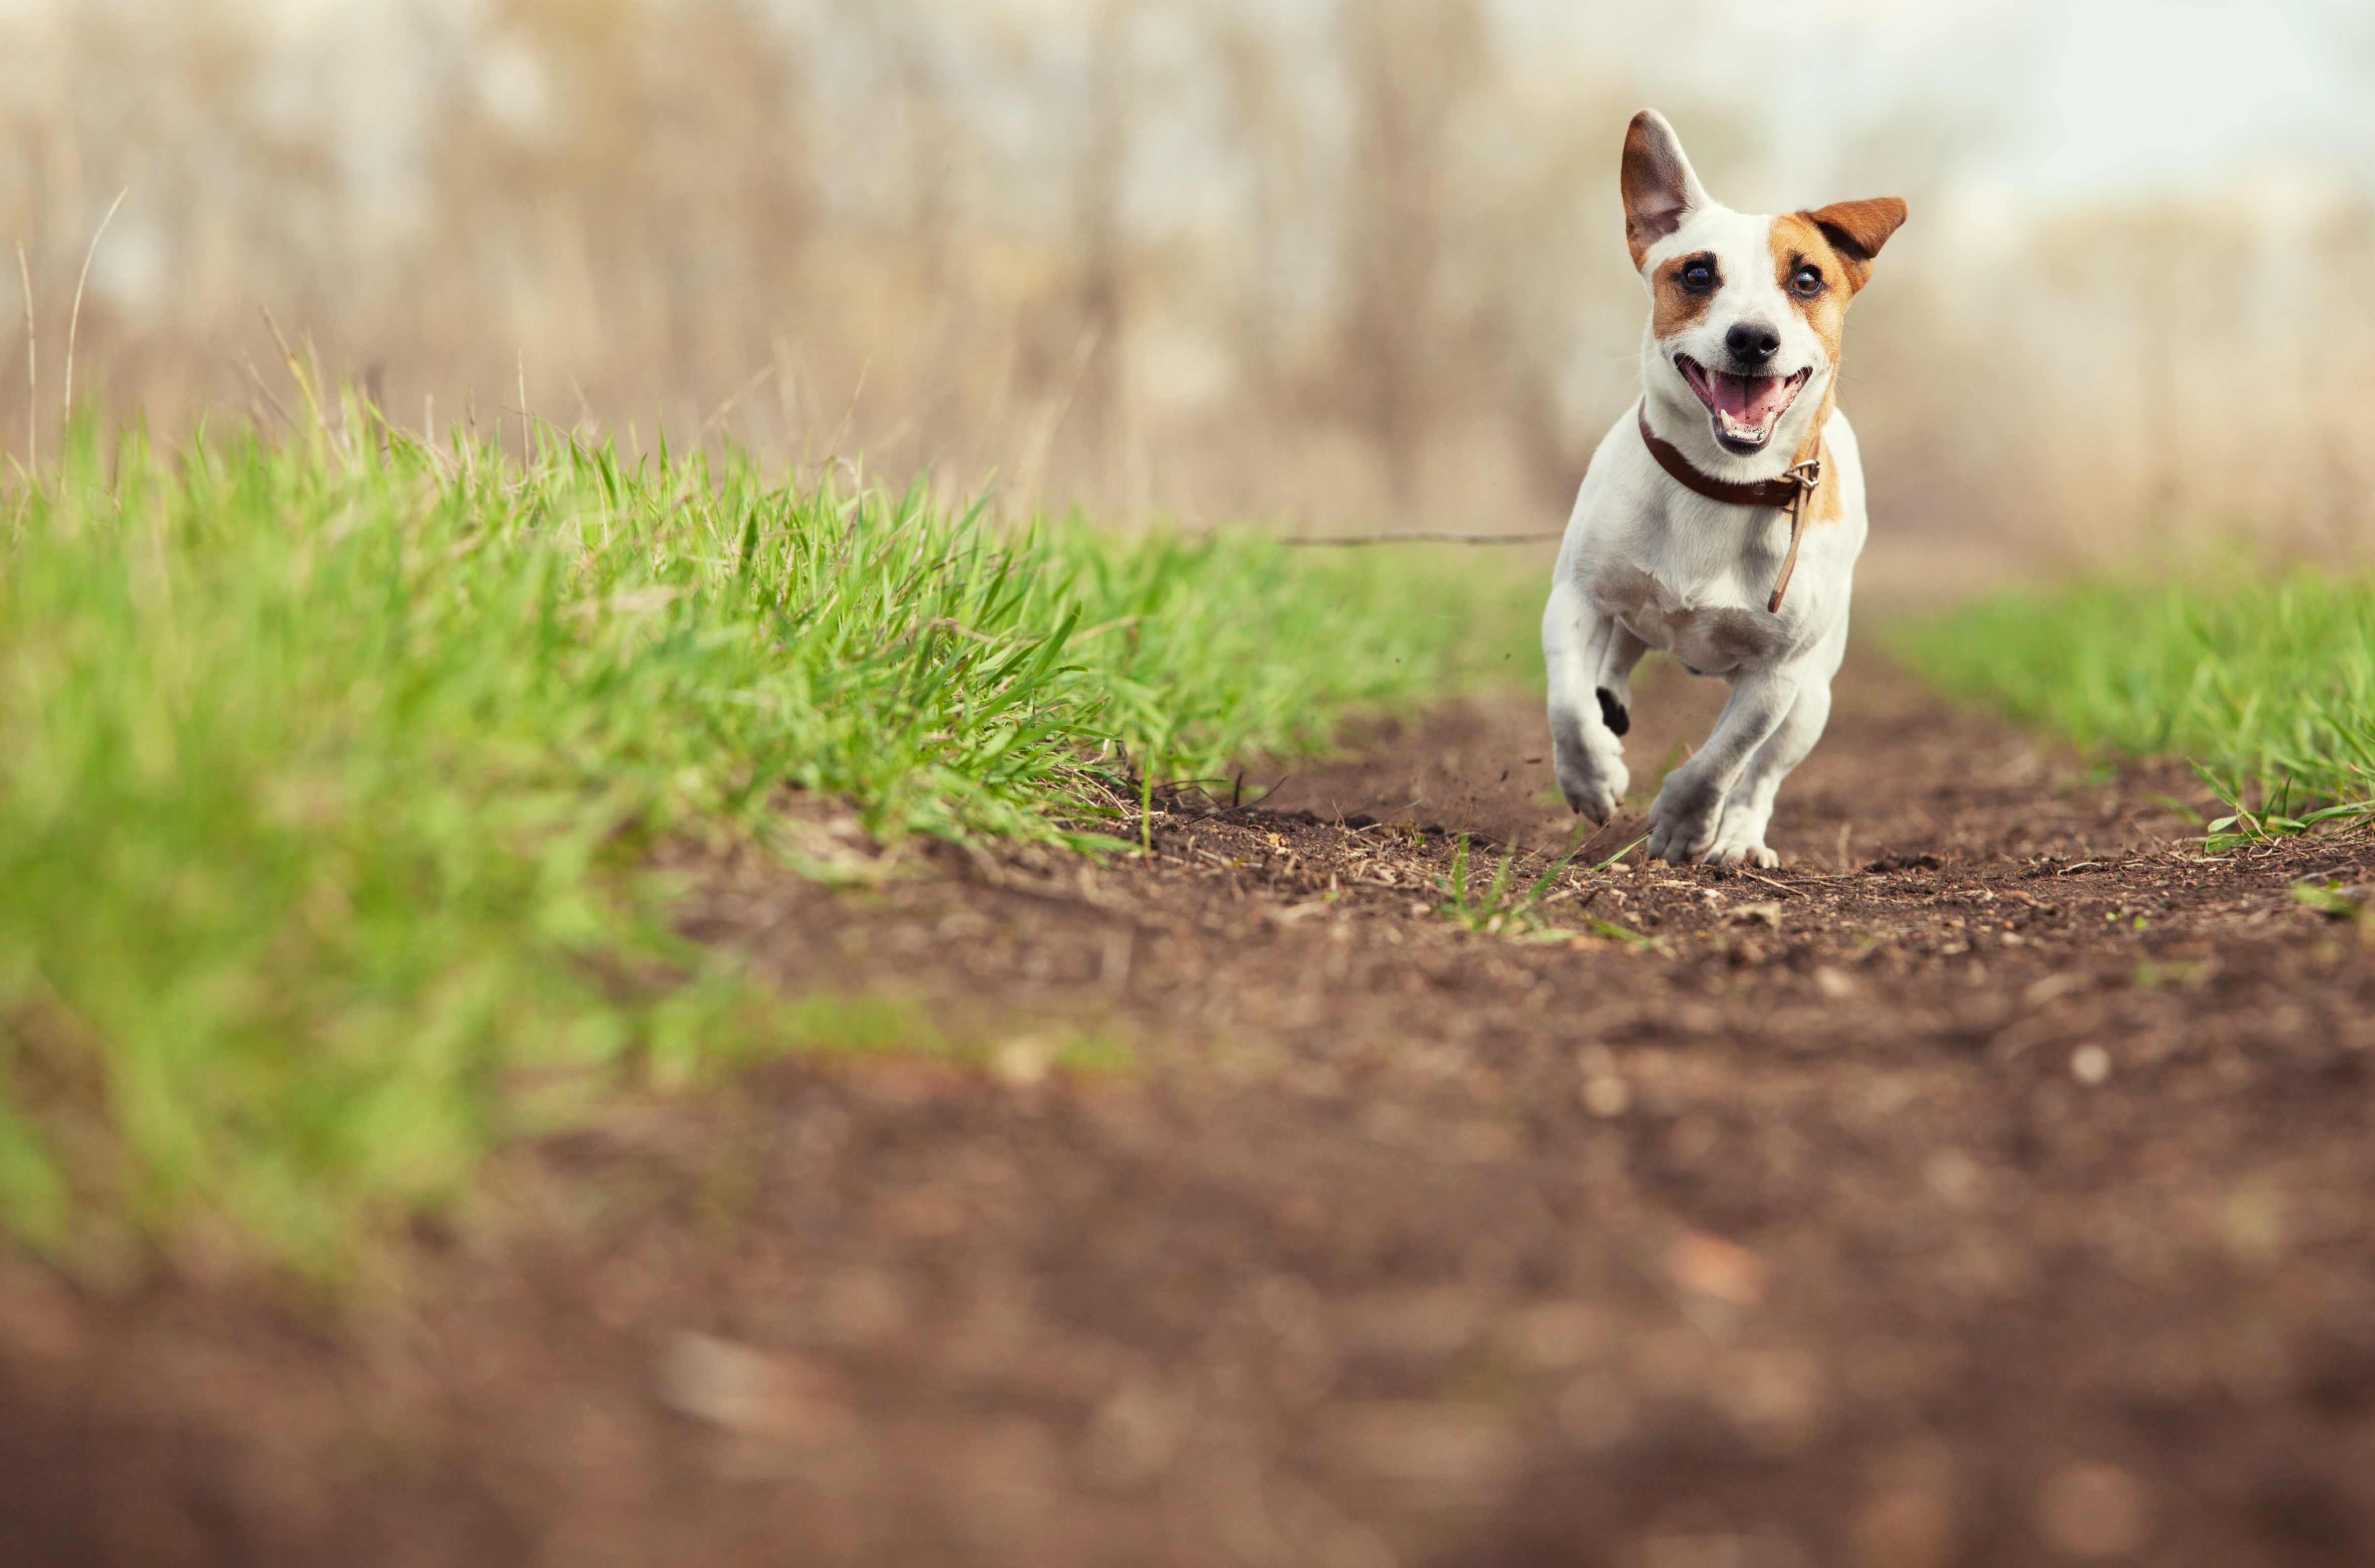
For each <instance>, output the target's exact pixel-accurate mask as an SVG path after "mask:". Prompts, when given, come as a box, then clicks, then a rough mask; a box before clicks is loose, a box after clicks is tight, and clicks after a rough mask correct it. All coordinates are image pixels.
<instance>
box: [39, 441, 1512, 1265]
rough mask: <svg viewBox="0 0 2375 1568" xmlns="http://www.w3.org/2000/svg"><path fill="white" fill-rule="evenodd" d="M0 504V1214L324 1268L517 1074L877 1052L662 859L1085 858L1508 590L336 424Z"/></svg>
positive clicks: (1280, 740) (687, 1071)
mask: <svg viewBox="0 0 2375 1568" xmlns="http://www.w3.org/2000/svg"><path fill="white" fill-rule="evenodd" d="M335 413H336V411H335V410H334V416H335ZM364 432H370V433H369V434H368V435H367V436H366V434H365V433H364ZM0 518H5V524H0V526H4V527H5V530H6V531H5V535H0V1225H5V1227H6V1229H8V1230H10V1231H13V1232H15V1233H16V1234H17V1235H18V1236H19V1237H21V1238H24V1239H25V1240H27V1241H29V1242H30V1243H32V1244H36V1245H40V1246H43V1247H46V1248H49V1249H51V1250H53V1251H65V1250H70V1249H71V1246H72V1244H73V1242H74V1238H75V1236H76V1235H77V1233H78V1232H79V1231H80V1230H81V1229H82V1228H83V1224H84V1221H86V1220H89V1219H90V1218H91V1217H93V1216H103V1217H106V1218H107V1219H108V1220H109V1222H110V1223H113V1222H114V1221H115V1220H129V1221H131V1222H132V1223H134V1224H135V1225H136V1226H138V1227H141V1228H144V1229H147V1230H148V1231H150V1232H152V1233H153V1232H156V1231H159V1230H161V1229H164V1228H168V1227H171V1226H172V1225H173V1224H175V1223H176V1222H177V1221H179V1220H182V1219H183V1218H185V1217H187V1216H190V1215H193V1214H194V1213H197V1212H200V1211H207V1212H213V1213H219V1214H221V1215H224V1216H227V1217H228V1218H230V1220H233V1221H234V1222H235V1224H236V1225H237V1226H238V1227H240V1228H242V1229H243V1230H244V1231H245V1232H247V1233H249V1234H251V1235H252V1236H254V1238H256V1239H257V1240H258V1242H259V1243H260V1244H261V1245H263V1246H264V1247H265V1248H266V1250H267V1251H269V1252H270V1253H271V1254H273V1255H274V1256H281V1257H284V1258H286V1259H289V1260H291V1261H293V1262H296V1263H298V1264H299V1265H300V1266H301V1267H309V1268H321V1269H328V1268H334V1267H337V1263H338V1261H339V1259H340V1258H341V1257H342V1256H344V1255H345V1253H346V1251H347V1249H348V1248H349V1244H350V1243H351V1241H352V1239H353V1238H354V1237H355V1236H356V1235H357V1234H358V1233H359V1230H360V1229H368V1228H369V1226H370V1225H371V1224H372V1223H374V1222H376V1221H379V1220H390V1219H393V1218H396V1217H398V1216H401V1215H403V1214H406V1213H408V1212H412V1211H415V1210H417V1209H419V1208H423V1207H425V1206H433V1205H436V1204H439V1203H443V1202H444V1201H447V1200H448V1199H450V1198H451V1197H454V1196H455V1194H456V1193H458V1192H459V1191H461V1190H462V1189H463V1188H464V1186H465V1185H466V1184H467V1181H468V1179H469V1177H470V1174H471V1173H472V1171H473V1170H474V1168H475V1166H476V1164H477V1162H478V1161H479V1159H480V1157H481V1156H482V1155H483V1154H484V1153H485V1151H486V1150H487V1149H489V1148H490V1146H491V1145H492V1144H493V1143H495V1142H496V1141H498V1140H499V1139H501V1138H503V1137H505V1136H508V1135H510V1134H512V1133H513V1132H514V1131H516V1130H517V1126H518V1117H517V1116H516V1115H515V1114H514V1111H513V1110H512V1109H511V1108H510V1103H511V1102H510V1101H509V1100H508V1099H507V1096H506V1094H505V1092H504V1085H505V1083H506V1082H507V1081H510V1080H512V1079H516V1078H518V1077H519V1076H520V1075H521V1074H523V1073H526V1074H529V1075H531V1076H533V1075H534V1074H536V1073H543V1074H545V1075H546V1076H547V1077H548V1078H550V1077H554V1076H556V1075H557V1076H558V1077H559V1078H561V1079H568V1078H570V1077H571V1076H572V1075H577V1076H581V1077H582V1076H583V1075H584V1074H585V1073H586V1072H587V1071H589V1070H590V1071H592V1072H594V1073H596V1074H597V1075H602V1074H607V1075H610V1076H611V1077H612V1078H614V1079H616V1078H627V1079H637V1078H640V1079H644V1080H646V1081H652V1080H656V1081H661V1082H673V1081H682V1080H686V1079H694V1078H698V1077H700V1076H702V1075H703V1074H705V1073H711V1072H715V1071H716V1070H719V1069H720V1068H721V1067H730V1066H731V1065H732V1064H734V1063H736V1062H738V1061H743V1060H748V1059H750V1057H751V1056H753V1055H762V1054H765V1053H768V1052H771V1051H779V1050H784V1049H791V1048H830V1047H833V1046H834V1045H835V1044H842V1045H846V1046H851V1047H859V1048H868V1049H881V1048H887V1047H888V1046H889V1045H890V1044H891V1043H893V1042H894V1041H895V1040H898V1039H904V1038H906V1037H907V1036H908V1035H909V1034H912V1033H914V1032H915V1031H914V1030H913V1029H911V1028H909V1026H908V1025H907V1024H906V1023H905V1022H904V1021H903V1020H900V1019H898V1018H896V1017H892V1016H891V1015H889V1014H885V1013H883V1012H882V1011H881V1010H880V1009H879V1008H876V1009H871V1010H869V1009H868V1008H864V1007H862V1006H851V1007H845V1008H823V1009H821V1010H820V1009H819V1008H814V1007H809V1008H805V1009H804V1010H803V1009H802V1008H800V1007H798V1006H797V1005H793V1006H790V1007H788V1008H787V1005H786V1003H784V1002H783V1001H781V1000H780V999H774V998H769V997H766V996H760V995H758V994H757V993H756V992H755V991H754V990H753V988H752V987H751V986H750V985H749V984H746V983H745V982H744V981H743V980H742V978H741V977H740V975H739V974H738V972H737V971H736V970H735V969H734V967H733V966H732V964H731V963H730V962H728V961H725V960H723V959H721V958H720V957H719V956H718V955H716V954H715V953H712V952H708V951H704V950H702V949H696V948H695V947H693V946H692V945H691V944H690V943H687V942H685V941H682V940H680V939H679V938H678V937H676V936H675V935H674V934H673V932H672V931H671V930H670V928H669V924H668V883H667V882H666V881H665V880H664V879H663V878H660V877H658V876H656V874H655V873H654V872H653V871H652V870H651V869H650V867H651V866H652V863H653V850H654V849H655V847H656V845H658V844H659V843H662V842H663V841H665V840H668V839H669V838H670V837H671V836H676V835H692V836H695V837H702V836H723V837H728V838H739V839H742V840H745V841H747V842H751V843H756V844H759V845H761V846H762V847H765V848H767V849H769V850H771V851H772V852H774V853H775V854H777V855H780V856H782V857H783V858H784V859H786V861H787V862H790V863H792V864H794V865H795V866H804V865H805V866H809V868H810V869H812V870H815V871H817V872H818V873H819V874H821V875H829V874H830V873H831V872H832V870H833V867H832V866H831V865H829V864H825V863H823V862H814V863H813V864H812V861H813V857H812V856H811V855H810V854H809V851H810V849H811V848H812V847H813V845H814V844H815V843H816V834H815V832H814V831H813V813H809V814H807V815H806V816H804V815H803V812H802V811H801V810H800V809H798V802H799V801H801V800H804V799H806V800H817V801H830V802H833V809H835V810H836V811H846V810H854V811H855V812H856V814H857V817H858V818H859V819H860V820H861V821H862V823H863V825H864V827H865V828H866V829H867V830H868V832H869V833H870V834H871V835H872V836H873V837H874V838H875V840H877V841H878V842H879V843H883V844H887V845H889V846H891V847H892V853H894V854H895V853H897V852H898V850H899V848H900V846H902V845H904V844H907V843H914V842H916V841H919V840H928V839H934V838H939V839H953V840H965V839H980V838H985V837H990V836H1006V837H1011V838H1021V839H1028V840H1037V841H1042V842H1046V843H1062V844H1071V845H1080V846H1090V847H1097V846H1105V847H1110V848H1118V847H1120V845H1121V843H1122V842H1123V840H1124V838H1125V837H1135V836H1136V835H1135V833H1134V832H1132V831H1131V829H1132V828H1133V827H1134V826H1135V823H1133V822H1131V821H1130V820H1129V819H1130V817H1131V816H1132V815H1133V813H1134V810H1135V808H1136V805H1137V803H1139V802H1140V801H1142V800H1143V799H1144V798H1145V796H1146V792H1147V791H1149V790H1151V789H1152V784H1153V782H1154V781H1155V780H1157V779H1160V778H1175V777H1203V776H1209V775H1211V774H1212V773H1215V772H1218V771H1219V770H1220V767H1221V765H1222V764H1223V762H1224V761H1225V760H1227V759H1229V758H1230V757H1232V756H1233V755H1235V754H1238V753H1240V752H1245V751H1249V750H1257V749H1258V750H1261V751H1264V752H1268V753H1271V754H1276V755H1290V756H1291V755H1294V754H1296V753H1299V752H1308V751H1310V750H1312V749H1316V748H1318V747H1320V746H1322V745H1324V744H1325V743H1326V741H1327V740H1328V738H1329V736H1330V734H1331V733H1332V731H1333V730H1334V729H1335V727H1336V726H1337V725H1338V724H1339V723H1340V722H1341V720H1342V719H1343V717H1344V716H1345V715H1346V713H1348V712H1349V711H1351V710H1354V709H1360V708H1370V707H1398V706H1401V705H1405V704H1407V703H1410V702H1412V701H1415V700H1417V699H1419V698H1421V697H1423V696H1425V695H1427V694H1429V693H1431V692H1434V691H1436V690H1440V689H1441V688H1442V687H1444V686H1445V685H1446V684H1447V683H1449V682H1451V681H1454V680H1456V679H1459V678H1461V677H1462V672H1463V671H1464V670H1465V669H1466V668H1467V667H1469V665H1470V664H1471V663H1472V662H1473V660H1472V658H1471V655H1470V654H1469V653H1467V652H1464V650H1467V649H1468V647H1469V643H1470V638H1471V630H1472V628H1473V626H1474V625H1475V624H1476V622H1477V620H1478V619H1480V617H1481V616H1482V615H1483V613H1484V610H1485V607H1487V606H1488V605H1490V604H1492V603H1494V602H1495V599H1494V595H1495V593H1496V592H1497V591H1498V590H1497V588H1496V586H1495V584H1494V583H1493V582H1492V581H1491V580H1490V578H1489V577H1488V576H1486V575H1483V574H1480V573H1479V572H1474V571H1470V572H1467V573H1465V574H1464V575H1463V574H1461V573H1459V572H1445V571H1443V570H1442V565H1441V560H1440V559H1439V558H1435V557H1419V556H1393V557H1388V556H1382V555H1381V556H1373V557H1367V558H1365V559H1360V560H1315V559H1311V558H1307V557H1306V558H1301V559H1296V558H1294V557H1292V556H1291V554H1290V552H1288V551H1286V550H1284V549H1282V548H1278V547H1276V546H1274V545H1270V544H1267V543H1265V542H1262V541H1261V540H1259V539H1258V538H1256V537H1252V536H1215V537H1204V538H1189V537H1186V536H1181V535H1178V534H1176V533H1170V532H1163V531H1156V532H1152V533H1148V534H1145V535H1143V536H1136V537H1129V538H1123V537H1117V536H1113V535H1109V534H1105V533H1100V532H1098V531H1095V530H1093V529H1091V528H1089V527H1086V526H1084V525H1081V524H1080V523H1078V522H1077V521H1073V522H1066V523H1049V524H1042V525H1034V526H1032V527H1028V528H1024V529H1021V530H1019V531H1002V530H1000V529H998V528H997V527H995V526H993V525H991V524H989V523H988V522H987V520H986V519H985V517H984V515H983V513H982V512H981V511H980V510H979V509H976V510H975V511H973V512H970V513H957V512H951V511H949V510H946V509H943V508H941V507H939V506H936V505H934V504H933V503H932V502H931V501H929V500H928V498H927V496H926V495H925V494H924V493H922V492H920V491H916V492H910V493H907V494H904V495H901V494H892V493H888V492H884V491H880V490H863V491H857V492H847V491H842V490H837V489H833V488H832V487H831V486H830V485H828V486H826V487H824V488H821V489H804V490H796V489H785V488H781V487H778V486H773V485H770V484H768V483H766V482H765V481H764V480H763V479H762V477H761V475H760V474H759V473H758V472H757V470H756V469H755V468H754V467H753V466H751V465H750V464H749V463H747V462H742V461H739V460H727V461H723V462H721V463H718V464H715V465H713V464H712V463H711V462H710V461H709V460H707V459H706V458H704V457H703V456H701V455H699V454H692V455H685V454H679V455H677V456H676V457H674V458H666V457H663V458H661V459H658V460H650V459H642V460H632V461H631V460H629V459H628V458H626V457H624V456H622V455H621V454H620V452H619V451H618V450H617V449H616V447H615V446H614V445H609V444H606V445H602V446H599V447H589V446H586V445H584V444H581V443H577V442H568V441H565V440H560V439H555V440H554V441H552V442H550V443H549V445H548V446H547V447H546V448H545V450H544V451H543V453H542V454H541V455H540V456H538V458H537V459H535V460H534V461H532V462H530V463H528V464H527V465H526V466H522V465H521V464H520V463H518V462H515V461H507V460H506V459H505V458H504V457H503V456H502V454H500V453H499V452H497V451H495V450H492V449H490V448H487V447H484V446H479V445H472V444H467V443H459V442H457V443H456V444H454V445H451V446H446V447H440V448H431V447H429V446H426V445H424V444H422V443H421V442H418V441H416V440H414V439H412V438H410V437H408V436H407V435H405V434H403V433H402V432H399V431H396V430H387V429H384V428H379V427H377V426H375V424H374V421H373V419H372V415H371V412H370V410H368V409H367V408H363V407H355V406H349V407H346V408H345V409H344V411H343V418H342V419H336V420H335V424H333V423H332V422H326V421H324V420H320V419H317V420H315V421H314V422H313V424H312V425H311V426H310V427H309V428H308V429H306V430H303V431H301V433H300V434H298V435H296V436H292V437H291V438H289V439H288V440H287V441H285V442H265V441H259V440H254V439H227V440H214V441H208V440H204V439H201V440H200V441H198V442H196V443H195V444H193V445H192V446H190V447H189V448H188V449H187V450H185V451H183V452H181V453H179V454H171V455H168V454H160V453H157V452H154V451H152V450H151V449H150V448H149V446H148V443H147V442H145V441H144V440H143V439H142V437H141V436H140V434H139V433H138V432H137V431H133V432H127V433H125V434H124V435H122V436H121V437H119V438H117V439H116V440H115V441H114V442H112V443H111V442H106V441H103V440H102V439H101V437H100V432H99V431H97V430H95V429H94V428H93V427H91V426H89V425H88V424H85V425H82V426H79V427H78V428H77V430H75V431H73V432H72V434H71V436H70V439H69V442H68V444H67V447H66V450H65V454H64V455H63V457H62V459H61V460H60V463H59V465H58V466H56V467H55V468H54V469H53V470H51V471H45V472H44V473H43V474H41V476H39V477H37V478H36V479H33V480H31V481H28V482H20V483H19V484H18V487H17V488H16V489H14V491H13V492H12V493H8V494H6V495H5V496H0ZM1496 652H1497V650H1496Z"/></svg>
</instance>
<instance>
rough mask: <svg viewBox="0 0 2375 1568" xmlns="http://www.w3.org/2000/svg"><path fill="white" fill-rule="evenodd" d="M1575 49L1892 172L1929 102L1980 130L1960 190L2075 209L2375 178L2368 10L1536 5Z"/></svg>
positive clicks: (2194, 2) (2357, 1) (1548, 27)
mask: <svg viewBox="0 0 2375 1568" xmlns="http://www.w3.org/2000/svg"><path fill="white" fill-rule="evenodd" d="M1524 9H1525V10H1527V11H1529V12H1530V13H1532V14H1531V16H1530V24H1531V25H1532V26H1534V27H1538V28H1541V29H1542V30H1543V31H1544V32H1545V33H1546V34H1550V35H1557V36H1560V38H1561V41H1565V42H1569V43H1573V44H1577V45H1580V46H1581V47H1583V48H1584V49H1586V50H1590V51H1593V52H1596V53H1602V54H1603V55H1613V56H1615V57H1616V58H1618V59H1620V60H1621V61H1623V62H1624V63H1625V65H1629V66H1631V67H1632V68H1633V70H1634V71H1635V72H1637V73H1638V74H1640V75H1641V76H1643V77H1646V78H1648V80H1650V81H1651V82H1652V83H1655V82H1656V81H1658V80H1660V79H1665V80H1671V81H1672V82H1674V83H1675V84H1676V85H1677V86H1679V87H1683V88H1694V89H1696V91H1697V92H1698V93H1701V94H1704V93H1707V92H1709V91H1715V92H1719V93H1730V94H1733V95H1736V96H1737V97H1738V98H1739V99H1740V100H1742V101H1743V102H1745V103H1749V104H1753V105H1755V106H1757V107H1756V110H1755V112H1757V114H1758V115H1759V117H1760V118H1762V119H1763V120H1764V121H1765V123H1766V125H1767V127H1768V129H1769V132H1770V133H1771V134H1773V135H1775V136H1777V139H1786V138H1787V137H1789V136H1790V135H1791V134H1792V133H1795V134H1796V135H1798V136H1802V137H1804V138H1807V139H1809V140H1812V141H1814V142H1817V143H1823V144H1828V145H1834V146H1836V145H1837V144H1838V143H1839V142H1840V141H1852V140H1854V139H1855V138H1857V137H1859V136H1861V137H1862V138H1863V139H1864V141H1865V142H1866V143H1867V144H1868V145H1867V146H1866V147H1864V148H1863V149H1862V150H1861V154H1860V156H1861V158H1863V159H1865V160H1867V161H1869V160H1872V159H1880V160H1883V161H1885V159H1886V157H1887V155H1888V146H1887V143H1888V141H1889V137H1888V136H1887V135H1885V134H1875V131H1876V128H1877V127H1880V126H1885V125H1887V124H1891V123H1892V122H1893V121H1895V120H1896V119H1897V118H1898V117H1900V116H1902V115H1903V114H1904V113H1905V112H1907V111H1908V110H1915V111H1918V110H1920V109H1922V108H1923V107H1925V106H1933V107H1934V108H1935V109H1937V110H1938V111H1940V112H1942V117H1944V118H1948V119H1951V120H1953V121H1956V122H1959V123H1961V124H1963V125H1965V126H1966V127H1967V129H1966V130H1965V132H1964V134H1963V135H1962V136H1961V137H1960V138H1959V140H1958V142H1957V144H1956V146H1955V147H1953V148H1952V149H1951V159H1950V166H1951V168H1952V170H1953V179H1954V181H1955V182H1956V183H1973V184H1977V185H1980V186H1994V187H1998V188H2000V189H2002V190H2003V192H2004V193H2005V194H2007V195H2021V196H2042V197H2047V198H2060V199H2069V198H2074V197H2094V196H2099V195H2106V194H2116V193H2120V192H2126V191H2156V192H2165V191H2182V190H2185V189H2188V188H2196V187H2201V186H2204V185H2215V184H2221V183H2232V182H2234V181H2236V180H2238V179H2241V178H2250V177H2255V176H2262V175H2265V174H2266V173H2268V172H2270V171H2290V172H2292V173H2295V174H2297V175H2309V176H2330V177H2332V178H2334V179H2336V180H2346V181H2350V182H2352V183H2361V184H2367V183H2375V6H2370V5H2369V4H2368V3H2367V0H2253V3H2251V4H2248V5H2237V4H2231V3H2223V0H1795V3H1793V4H1790V5H1786V6H1784V5H1776V4H1773V3H1772V0H1671V3H1663V4H1634V5H1618V6H1605V7H1601V6H1575V5H1571V4H1569V5H1561V4H1558V3H1557V0H1542V3H1541V4H1535V3H1533V0H1525V3H1524Z"/></svg>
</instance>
